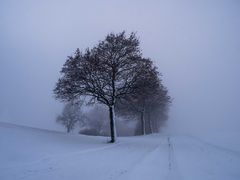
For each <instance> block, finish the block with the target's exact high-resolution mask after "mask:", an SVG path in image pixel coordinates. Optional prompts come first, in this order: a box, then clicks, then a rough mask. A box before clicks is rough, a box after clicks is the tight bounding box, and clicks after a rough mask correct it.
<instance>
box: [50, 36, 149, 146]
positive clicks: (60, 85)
mask: <svg viewBox="0 0 240 180" xmlns="http://www.w3.org/2000/svg"><path fill="white" fill-rule="evenodd" d="M141 56H142V55H141V52H140V48H139V40H138V38H137V37H136V35H135V33H131V34H130V36H128V37H127V36H126V34H125V32H122V33H119V34H114V33H111V34H108V35H107V37H106V38H105V40H103V41H100V42H99V44H97V45H96V46H95V47H94V48H92V49H91V50H90V49H87V50H86V51H85V53H81V52H80V51H79V49H77V51H76V53H75V55H74V56H70V57H68V59H67V61H66V63H65V64H64V66H63V68H62V71H61V73H62V77H61V78H60V79H59V81H58V82H57V85H56V88H55V89H54V93H55V95H56V98H57V99H61V100H63V101H71V100H72V99H75V98H78V97H79V96H90V97H91V99H90V102H93V103H94V102H95V101H98V102H99V103H102V104H104V105H106V106H107V107H108V109H109V119H110V134H111V141H110V142H112V143H113V142H115V140H116V124H115V118H114V116H115V115H114V108H115V104H116V100H121V99H123V98H125V97H126V96H127V95H129V94H131V93H133V92H134V90H135V89H134V88H135V87H136V86H135V83H136V82H137V81H138V79H140V78H141V77H142V76H143V75H142V73H143V70H142V69H144V68H145V63H143V62H144V61H143V58H142V57H141Z"/></svg>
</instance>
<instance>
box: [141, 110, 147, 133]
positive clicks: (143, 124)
mask: <svg viewBox="0 0 240 180" xmlns="http://www.w3.org/2000/svg"><path fill="white" fill-rule="evenodd" d="M141 122H142V135H145V134H146V131H145V130H146V127H145V126H146V125H145V119H144V111H142V112H141Z"/></svg>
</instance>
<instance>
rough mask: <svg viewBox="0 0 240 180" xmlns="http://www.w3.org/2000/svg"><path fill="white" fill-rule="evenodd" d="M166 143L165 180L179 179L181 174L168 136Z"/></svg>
mask: <svg viewBox="0 0 240 180" xmlns="http://www.w3.org/2000/svg"><path fill="white" fill-rule="evenodd" d="M167 145H168V176H167V180H181V179H182V176H181V174H180V172H179V169H178V164H177V161H176V157H175V153H174V148H173V144H172V142H171V139H170V137H168V138H167Z"/></svg>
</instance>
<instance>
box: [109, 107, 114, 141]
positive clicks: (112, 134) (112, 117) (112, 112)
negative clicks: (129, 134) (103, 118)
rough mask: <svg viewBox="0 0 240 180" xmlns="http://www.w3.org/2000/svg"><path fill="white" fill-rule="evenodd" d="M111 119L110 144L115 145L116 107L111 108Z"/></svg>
mask: <svg viewBox="0 0 240 180" xmlns="http://www.w3.org/2000/svg"><path fill="white" fill-rule="evenodd" d="M109 119H110V134H111V141H110V143H114V142H116V124H115V114H114V106H109Z"/></svg>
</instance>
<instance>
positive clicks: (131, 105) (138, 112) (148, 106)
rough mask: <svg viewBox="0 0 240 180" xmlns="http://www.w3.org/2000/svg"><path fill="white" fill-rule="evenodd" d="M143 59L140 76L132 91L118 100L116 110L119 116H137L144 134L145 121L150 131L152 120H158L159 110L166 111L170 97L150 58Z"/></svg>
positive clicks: (151, 129)
mask: <svg viewBox="0 0 240 180" xmlns="http://www.w3.org/2000/svg"><path fill="white" fill-rule="evenodd" d="M143 61H144V63H145V66H144V67H145V68H144V69H142V71H143V72H142V73H141V74H142V77H140V78H139V79H138V81H137V82H136V83H135V86H136V87H135V91H134V93H132V94H129V95H127V96H126V97H125V98H123V99H122V100H120V101H118V102H117V108H116V110H117V113H118V114H119V115H120V116H121V115H123V116H138V117H139V119H140V122H141V133H142V134H143V135H144V134H146V129H147V128H146V127H147V122H148V129H149V131H150V133H152V132H153V129H154V128H153V121H154V122H156V120H158V121H159V120H160V118H159V117H160V112H162V113H165V112H167V108H166V107H168V105H169V103H170V97H169V96H168V91H167V89H166V88H165V87H164V86H163V85H162V82H161V81H162V80H161V78H160V74H159V72H158V71H157V68H156V67H155V66H154V65H153V63H152V61H151V60H150V59H144V60H143ZM157 112H158V113H157ZM152 115H154V116H152ZM151 117H154V118H155V119H156V120H154V119H153V118H151ZM154 124H156V123H154Z"/></svg>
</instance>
